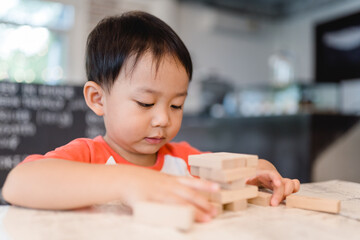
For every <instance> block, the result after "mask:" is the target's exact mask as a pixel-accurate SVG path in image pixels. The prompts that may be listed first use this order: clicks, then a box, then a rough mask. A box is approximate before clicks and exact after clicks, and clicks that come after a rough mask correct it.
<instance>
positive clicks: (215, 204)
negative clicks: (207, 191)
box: [210, 202, 223, 216]
mask: <svg viewBox="0 0 360 240" xmlns="http://www.w3.org/2000/svg"><path fill="white" fill-rule="evenodd" d="M210 203H211V204H212V205H213V206H215V208H216V211H217V214H216V216H219V215H220V214H222V213H223V205H222V204H220V203H216V202H210Z"/></svg>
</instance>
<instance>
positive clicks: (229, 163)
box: [188, 152, 247, 169]
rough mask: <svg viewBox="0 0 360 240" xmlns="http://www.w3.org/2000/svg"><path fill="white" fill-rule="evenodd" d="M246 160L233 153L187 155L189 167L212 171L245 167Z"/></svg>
mask: <svg viewBox="0 0 360 240" xmlns="http://www.w3.org/2000/svg"><path fill="white" fill-rule="evenodd" d="M240 155H241V154H240ZM246 161H247V158H246V157H245V156H239V154H235V153H223V152H219V153H204V154H197V155H189V161H188V162H189V165H190V166H195V167H205V168H212V169H232V168H236V167H245V166H246Z"/></svg>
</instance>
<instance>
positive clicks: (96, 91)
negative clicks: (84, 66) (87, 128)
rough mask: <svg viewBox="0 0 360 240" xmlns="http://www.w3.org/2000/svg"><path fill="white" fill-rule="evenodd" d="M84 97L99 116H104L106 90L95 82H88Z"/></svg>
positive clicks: (85, 86)
mask: <svg viewBox="0 0 360 240" xmlns="http://www.w3.org/2000/svg"><path fill="white" fill-rule="evenodd" d="M84 97H85V101H86V104H87V105H88V106H89V108H91V110H93V112H94V113H95V114H96V115H98V116H103V115H104V109H103V107H104V105H103V97H104V90H103V89H102V88H101V87H100V86H99V85H98V84H97V83H95V82H93V81H87V82H86V83H85V85H84Z"/></svg>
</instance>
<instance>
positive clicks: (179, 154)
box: [22, 136, 201, 176]
mask: <svg viewBox="0 0 360 240" xmlns="http://www.w3.org/2000/svg"><path fill="white" fill-rule="evenodd" d="M200 153H201V152H200V151H199V150H197V149H195V148H193V147H191V146H190V145H189V144H188V143H187V142H180V143H167V144H165V145H164V146H163V147H161V148H160V149H159V152H158V154H157V160H156V163H155V164H154V165H153V166H151V167H148V168H149V169H154V170H157V171H161V172H164V173H167V174H171V175H175V176H190V167H189V164H188V156H189V155H192V154H200ZM45 158H57V159H65V160H70V161H76V162H84V163H95V164H108V165H111V164H129V165H134V164H132V163H130V162H128V161H126V160H125V159H124V158H123V157H121V156H120V155H119V154H117V153H116V152H115V151H114V150H113V149H112V148H111V147H110V146H109V145H108V144H107V143H106V142H105V141H104V139H103V137H102V136H97V137H96V138H94V139H89V138H78V139H75V140H73V141H71V142H70V143H68V144H66V145H64V146H62V147H59V148H56V149H55V150H54V151H50V152H48V153H46V154H45V155H39V154H34V155H30V156H28V157H27V158H25V159H24V161H23V162H22V163H25V162H31V161H36V160H39V159H45Z"/></svg>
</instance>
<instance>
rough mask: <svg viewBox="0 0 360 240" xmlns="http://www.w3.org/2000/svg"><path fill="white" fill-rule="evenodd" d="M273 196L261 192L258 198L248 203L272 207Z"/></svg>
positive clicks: (249, 200) (251, 199)
mask: <svg viewBox="0 0 360 240" xmlns="http://www.w3.org/2000/svg"><path fill="white" fill-rule="evenodd" d="M271 196H272V194H271V193H267V192H260V191H259V192H258V196H257V197H255V198H250V199H248V203H251V204H254V205H258V206H263V207H267V206H270V201H271Z"/></svg>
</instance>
